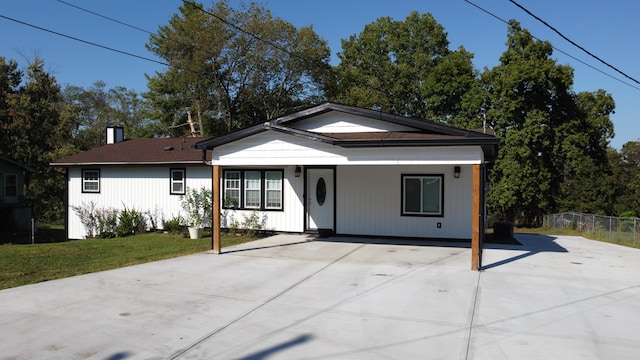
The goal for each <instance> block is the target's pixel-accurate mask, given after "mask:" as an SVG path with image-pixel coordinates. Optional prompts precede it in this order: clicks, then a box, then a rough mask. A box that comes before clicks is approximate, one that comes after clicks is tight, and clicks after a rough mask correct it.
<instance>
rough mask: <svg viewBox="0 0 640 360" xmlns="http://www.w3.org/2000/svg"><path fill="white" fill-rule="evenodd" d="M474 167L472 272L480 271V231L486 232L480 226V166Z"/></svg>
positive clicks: (475, 165)
mask: <svg viewBox="0 0 640 360" xmlns="http://www.w3.org/2000/svg"><path fill="white" fill-rule="evenodd" d="M472 166H473V170H472V172H473V184H472V186H473V198H472V201H471V202H472V204H471V206H472V209H471V218H472V219H471V270H480V267H481V266H482V265H481V264H480V256H481V253H482V249H481V248H480V236H482V234H481V233H480V231H484V229H483V228H484V225H482V224H480V221H481V220H482V209H481V208H480V207H481V202H480V192H481V186H482V184H481V182H480V164H474V165H472Z"/></svg>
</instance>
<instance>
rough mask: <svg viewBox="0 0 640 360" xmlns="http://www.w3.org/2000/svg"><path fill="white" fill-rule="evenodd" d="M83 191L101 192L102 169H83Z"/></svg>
mask: <svg viewBox="0 0 640 360" xmlns="http://www.w3.org/2000/svg"><path fill="white" fill-rule="evenodd" d="M82 192H83V193H99V192H100V170H97V169H95V170H88V169H87V170H82Z"/></svg>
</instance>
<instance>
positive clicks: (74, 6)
mask: <svg viewBox="0 0 640 360" xmlns="http://www.w3.org/2000/svg"><path fill="white" fill-rule="evenodd" d="M56 1H58V2H59V3H62V4H65V5H67V6H71V7H73V8H76V9H78V10H80V11H84V12H87V13H89V14H92V15H95V16H99V17H101V18H103V19H107V20H109V21H113V22H115V23H118V24H120V25H124V26H127V27H130V28H132V29H136V30H138V31H142V32H144V33H147V34H149V35H155V34H154V33H152V32H151V31H148V30H145V29H142V28H139V27H137V26H134V25H131V24H127V23H125V22H123V21H120V20H116V19H113V18H110V17H108V16H105V15H102V14H99V13H97V12H94V11H91V10H87V9H85V8H81V7H80V6H77V5H74V4H71V3H68V2H66V1H62V0H56Z"/></svg>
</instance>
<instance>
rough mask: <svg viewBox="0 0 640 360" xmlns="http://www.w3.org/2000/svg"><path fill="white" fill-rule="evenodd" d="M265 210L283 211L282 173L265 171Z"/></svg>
mask: <svg viewBox="0 0 640 360" xmlns="http://www.w3.org/2000/svg"><path fill="white" fill-rule="evenodd" d="M265 208H266V209H282V172H281V171H265Z"/></svg>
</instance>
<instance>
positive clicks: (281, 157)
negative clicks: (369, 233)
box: [213, 131, 483, 166]
mask: <svg viewBox="0 0 640 360" xmlns="http://www.w3.org/2000/svg"><path fill="white" fill-rule="evenodd" d="M482 162H483V152H482V148H481V147H480V146H433V147H425V146H420V147H418V146H411V147H370V148H342V147H339V146H333V145H330V144H325V143H322V142H318V141H313V140H308V139H304V138H301V137H297V136H293V135H289V134H284V133H280V132H276V131H265V132H262V133H259V134H255V135H252V136H248V137H246V138H244V139H241V140H237V141H234V142H231V143H228V144H225V145H221V146H219V147H216V148H215V150H214V151H213V164H214V165H221V166H256V165H261V166H262V165H347V164H349V165H447V164H458V165H463V164H481V163H482Z"/></svg>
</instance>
